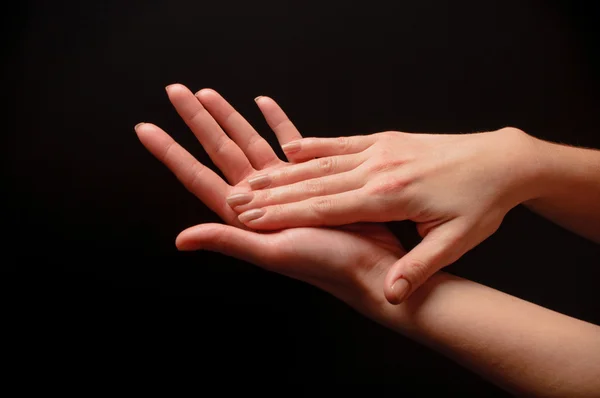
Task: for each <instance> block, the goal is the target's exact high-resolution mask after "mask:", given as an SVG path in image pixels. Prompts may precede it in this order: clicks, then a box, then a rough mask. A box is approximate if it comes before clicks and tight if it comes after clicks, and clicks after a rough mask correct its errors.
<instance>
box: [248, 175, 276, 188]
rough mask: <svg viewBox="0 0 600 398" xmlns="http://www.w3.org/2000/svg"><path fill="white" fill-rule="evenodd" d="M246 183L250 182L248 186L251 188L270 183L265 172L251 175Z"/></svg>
mask: <svg viewBox="0 0 600 398" xmlns="http://www.w3.org/2000/svg"><path fill="white" fill-rule="evenodd" d="M248 184H250V188H252V189H262V188H265V187H268V186H269V185H270V184H271V177H269V176H268V175H267V174H262V175H259V176H256V177H252V178H250V179H249V180H248Z"/></svg>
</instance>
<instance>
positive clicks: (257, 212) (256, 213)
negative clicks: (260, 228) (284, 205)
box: [238, 209, 265, 224]
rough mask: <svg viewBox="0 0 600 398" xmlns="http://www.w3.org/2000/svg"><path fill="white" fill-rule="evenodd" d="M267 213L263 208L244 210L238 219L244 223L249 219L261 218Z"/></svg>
mask: <svg viewBox="0 0 600 398" xmlns="http://www.w3.org/2000/svg"><path fill="white" fill-rule="evenodd" d="M264 215H265V211H264V210H263V209H252V210H248V211H245V212H243V213H242V214H240V215H239V216H238V220H240V222H242V223H244V224H245V223H247V222H248V221H252V220H256V219H257V218H261V217H262V216H264Z"/></svg>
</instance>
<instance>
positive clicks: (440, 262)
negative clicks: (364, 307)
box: [233, 128, 536, 303]
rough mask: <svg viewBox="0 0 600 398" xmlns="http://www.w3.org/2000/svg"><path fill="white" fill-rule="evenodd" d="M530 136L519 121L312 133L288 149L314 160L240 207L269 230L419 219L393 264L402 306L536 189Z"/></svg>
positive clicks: (257, 183)
mask: <svg viewBox="0 0 600 398" xmlns="http://www.w3.org/2000/svg"><path fill="white" fill-rule="evenodd" d="M530 139H531V137H529V136H527V135H526V134H525V133H523V132H521V131H520V130H517V129H513V128H505V129H501V130H498V131H494V132H489V133H480V134H465V135H429V134H407V133H400V132H385V133H378V134H373V135H369V136H356V137H340V138H306V139H302V140H298V141H294V142H291V143H288V144H286V145H284V146H283V149H284V151H285V153H286V155H287V156H288V158H290V159H292V160H294V161H305V160H308V159H313V160H308V161H306V162H304V163H300V164H297V165H294V166H290V167H287V168H285V169H279V170H274V171H272V172H269V173H264V175H261V176H258V177H255V178H253V179H251V180H249V183H250V185H251V186H252V187H253V188H254V189H258V190H256V191H254V192H251V193H248V194H246V195H244V199H245V201H241V200H238V201H237V202H236V203H235V204H234V205H233V208H234V209H235V210H236V211H237V212H239V213H241V214H240V216H239V220H240V221H242V222H243V223H244V224H246V225H247V226H248V227H250V228H254V229H259V230H267V229H279V228H290V227H299V226H309V225H312V226H319V225H341V224H347V223H355V222H360V221H392V220H412V221H415V222H416V223H417V229H418V232H419V234H420V235H421V237H423V240H422V241H421V243H420V244H418V245H417V246H416V247H415V248H414V249H413V250H412V251H411V252H410V253H408V254H407V255H406V256H404V257H403V258H402V259H400V260H399V261H398V262H397V263H396V264H395V265H394V266H393V267H392V269H390V271H389V273H388V275H387V278H386V283H385V294H386V297H387V298H388V300H389V301H390V302H392V303H399V302H401V301H402V300H404V299H405V298H406V297H408V296H409V295H410V294H411V293H412V292H413V291H414V290H415V289H416V288H417V287H418V286H419V285H421V284H422V283H423V282H424V281H425V280H427V278H429V277H430V276H431V275H432V274H433V273H435V272H436V271H437V270H439V269H440V268H442V267H444V266H446V265H448V264H450V263H452V262H454V261H456V260H457V259H458V258H459V257H460V256H462V255H463V254H464V253H465V252H467V251H468V250H470V249H471V248H473V247H474V246H476V245H477V244H479V243H480V242H481V241H483V240H484V239H486V238H487V237H489V236H490V235H491V234H493V233H494V232H495V231H496V230H497V228H498V227H499V225H500V223H501V222H502V219H503V218H504V216H505V215H506V213H507V212H508V211H509V210H510V209H511V208H513V207H514V206H516V205H517V204H519V203H520V202H522V201H524V200H527V199H530V198H531V197H532V196H533V191H532V186H533V185H532V184H530V181H532V179H533V178H534V175H535V173H536V171H535V162H532V161H531V160H530V159H533V158H535V156H534V155H531V153H530V151H529V147H530V143H529V140H530ZM315 157H316V158H318V159H314V158H315ZM267 187H268V189H264V188H267Z"/></svg>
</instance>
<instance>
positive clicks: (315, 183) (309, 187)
mask: <svg viewBox="0 0 600 398" xmlns="http://www.w3.org/2000/svg"><path fill="white" fill-rule="evenodd" d="M303 185H304V186H303V187H302V188H303V190H304V191H305V192H309V193H311V194H313V195H320V194H322V193H323V191H324V186H323V183H322V182H321V181H319V180H308V181H305V182H304V183H303Z"/></svg>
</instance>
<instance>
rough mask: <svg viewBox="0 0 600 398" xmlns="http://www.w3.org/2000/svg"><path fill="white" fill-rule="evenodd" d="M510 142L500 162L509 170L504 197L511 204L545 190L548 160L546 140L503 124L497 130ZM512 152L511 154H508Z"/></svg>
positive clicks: (538, 195)
mask: <svg viewBox="0 0 600 398" xmlns="http://www.w3.org/2000/svg"><path fill="white" fill-rule="evenodd" d="M496 133H499V134H502V137H503V139H506V140H508V142H510V149H509V150H510V151H511V152H512V153H511V154H509V156H504V160H503V164H504V165H505V166H504V167H505V169H506V171H507V172H508V173H509V174H510V176H511V177H510V178H509V181H510V183H509V187H508V188H507V197H508V198H509V199H508V201H509V203H510V206H509V207H510V208H512V207H514V206H516V205H518V204H520V203H523V202H527V201H529V200H533V199H536V198H538V197H540V196H542V195H543V194H544V189H546V184H545V183H544V181H545V176H546V175H547V174H548V173H549V168H550V164H549V162H548V157H547V156H545V152H546V151H547V149H546V148H545V144H546V143H545V142H544V141H542V140H539V139H537V138H535V137H533V136H531V135H529V134H527V133H525V132H524V131H522V130H520V129H517V128H513V127H506V128H503V129H500V130H498V131H496ZM510 155H514V156H510Z"/></svg>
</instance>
